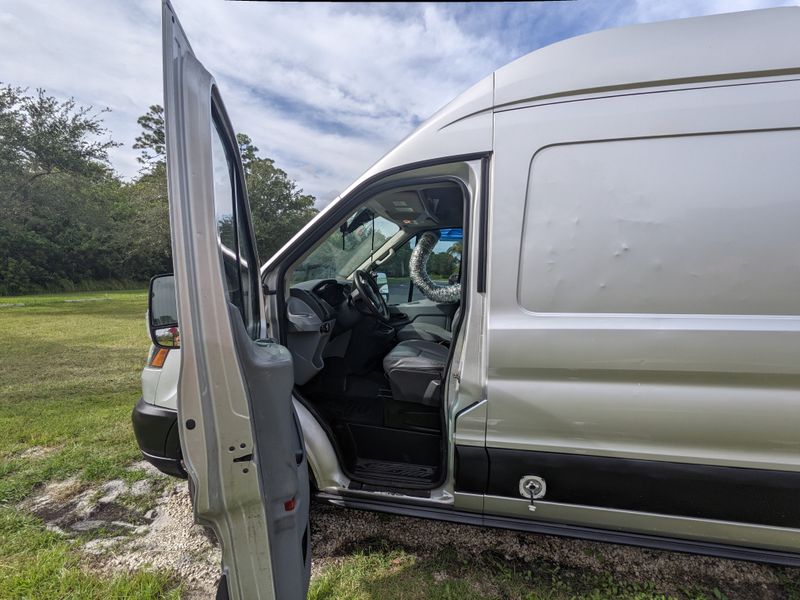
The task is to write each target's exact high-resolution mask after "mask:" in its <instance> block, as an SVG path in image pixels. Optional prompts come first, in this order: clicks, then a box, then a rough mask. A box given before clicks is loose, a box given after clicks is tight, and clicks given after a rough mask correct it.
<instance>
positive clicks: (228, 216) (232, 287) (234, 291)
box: [211, 118, 259, 335]
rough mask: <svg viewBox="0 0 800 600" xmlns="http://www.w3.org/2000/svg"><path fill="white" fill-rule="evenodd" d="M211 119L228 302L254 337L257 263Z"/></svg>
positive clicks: (229, 162)
mask: <svg viewBox="0 0 800 600" xmlns="http://www.w3.org/2000/svg"><path fill="white" fill-rule="evenodd" d="M219 128H220V125H219V124H218V123H217V120H216V118H215V119H214V127H213V128H212V140H211V156H212V165H213V177H214V210H215V214H216V218H217V244H218V247H219V251H220V260H221V261H222V267H223V272H224V274H225V289H226V291H227V294H228V301H229V302H231V303H232V304H234V305H235V306H236V308H238V309H239V313H240V314H241V315H242V320H243V321H244V324H245V327H246V328H247V330H248V331H249V332H250V333H251V335H255V334H256V333H257V328H258V321H259V318H258V314H257V312H258V309H257V306H258V296H257V294H258V264H257V263H258V259H257V258H256V255H255V251H254V249H253V248H252V247H251V244H250V241H249V240H250V237H249V235H248V234H247V229H248V228H249V223H248V221H247V212H246V210H245V206H244V205H243V193H242V192H243V189H242V187H241V184H240V181H239V175H238V173H237V171H236V168H235V164H236V163H235V161H234V157H233V154H232V152H233V150H232V149H231V148H228V147H227V146H226V144H225V143H224V141H223V140H225V136H224V135H222V133H221V132H220V131H219Z"/></svg>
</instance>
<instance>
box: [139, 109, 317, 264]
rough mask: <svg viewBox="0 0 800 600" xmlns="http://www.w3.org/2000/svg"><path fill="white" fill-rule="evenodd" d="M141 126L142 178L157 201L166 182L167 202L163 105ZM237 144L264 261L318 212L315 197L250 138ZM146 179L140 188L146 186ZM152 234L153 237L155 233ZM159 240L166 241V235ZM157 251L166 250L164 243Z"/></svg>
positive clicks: (141, 121)
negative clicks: (159, 185)
mask: <svg viewBox="0 0 800 600" xmlns="http://www.w3.org/2000/svg"><path fill="white" fill-rule="evenodd" d="M138 123H139V125H140V126H141V127H142V133H141V134H140V135H139V136H137V138H136V144H134V148H137V149H140V150H142V155H141V157H140V158H139V162H141V163H142V164H144V165H146V166H148V167H149V169H150V170H149V172H146V174H145V175H143V176H142V179H145V178H147V184H148V185H147V186H146V187H147V189H149V190H150V191H149V192H148V193H147V196H148V197H150V198H151V199H155V198H156V197H157V195H156V194H154V193H153V191H154V189H156V188H157V182H158V181H163V190H164V191H163V194H162V195H161V196H160V197H162V198H163V199H164V200H166V172H165V171H164V170H163V168H161V169H159V168H158V165H162V166H163V164H164V161H165V159H166V155H165V139H166V138H165V134H164V109H163V108H162V107H161V106H159V105H153V106H151V107H150V109H149V110H148V112H147V114H145V115H142V116H141V117H139V119H138ZM236 142H237V144H238V146H239V154H240V155H241V157H242V167H243V168H244V172H245V183H246V185H247V193H248V197H249V199H250V209H251V212H252V215H253V229H254V231H255V235H256V243H257V245H258V250H259V258H260V259H261V260H262V261H263V260H266V259H267V258H269V257H270V256H272V255H273V254H274V253H275V251H277V250H278V248H280V247H281V246H282V245H283V244H284V243H286V242H287V241H288V240H289V238H291V237H292V236H293V235H294V234H295V233H296V232H297V231H298V230H299V229H300V228H301V227H302V226H303V225H305V224H306V223H307V222H308V220H309V219H311V217H313V216H314V215H315V214H316V213H317V210H316V209H315V208H314V197H313V196H309V195H307V194H303V191H302V190H300V189H298V188H297V184H296V183H295V182H294V181H292V180H291V179H289V176H288V175H287V174H286V172H285V171H283V170H281V169H279V168H277V167H276V166H275V163H274V161H272V160H271V159H269V158H263V157H260V156H259V155H258V152H259V150H258V148H257V147H256V146H255V145H254V144H253V141H252V139H251V138H250V136H248V135H246V134H244V133H238V134H236ZM159 178H160V179H159ZM142 179H140V180H139V182H137V184H140V183H142ZM164 211H166V209H164ZM152 227H155V225H154V224H153V225H152ZM148 232H149V233H152V232H153V229H149V230H148ZM157 236H158V239H159V240H162V239H163V238H164V235H163V233H159V234H157ZM155 247H156V248H159V249H160V248H162V246H161V244H160V243H157V244H156V246H155Z"/></svg>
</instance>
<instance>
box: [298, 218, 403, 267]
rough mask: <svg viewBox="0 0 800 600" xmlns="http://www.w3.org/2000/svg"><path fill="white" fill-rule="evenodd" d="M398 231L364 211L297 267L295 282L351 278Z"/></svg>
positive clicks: (326, 240)
mask: <svg viewBox="0 0 800 600" xmlns="http://www.w3.org/2000/svg"><path fill="white" fill-rule="evenodd" d="M398 231H400V227H398V226H397V225H396V224H395V223H394V222H393V221H390V220H389V219H386V218H384V217H381V216H380V215H377V214H375V213H374V212H373V211H371V210H370V209H369V208H360V209H359V210H357V211H356V212H355V213H353V214H352V215H351V216H350V218H348V219H347V221H345V222H344V223H343V224H342V225H341V227H337V228H336V229H334V230H333V232H332V233H331V234H330V235H329V236H328V237H327V238H326V239H325V241H323V242H322V244H320V245H319V246H317V248H316V249H315V250H314V251H313V252H311V254H309V255H308V256H307V257H306V258H305V259H304V260H303V262H301V263H300V264H299V265H298V266H297V267H295V270H294V273H293V274H292V282H293V283H300V282H303V281H309V280H311V279H329V278H336V277H349V276H350V275H351V274H352V273H353V271H355V270H356V269H357V268H358V267H359V265H361V264H362V263H363V262H364V261H365V260H366V259H367V258H369V256H370V254H372V253H373V252H375V251H376V250H377V249H378V248H380V247H381V246H383V244H384V243H386V240H388V239H389V238H391V237H392V236H393V235H395V234H396V233H397V232H398Z"/></svg>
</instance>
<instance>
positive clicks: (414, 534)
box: [311, 504, 800, 600]
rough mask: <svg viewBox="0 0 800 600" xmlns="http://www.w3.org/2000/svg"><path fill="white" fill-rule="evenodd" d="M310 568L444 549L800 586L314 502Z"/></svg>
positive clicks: (467, 557) (773, 575)
mask: <svg viewBox="0 0 800 600" xmlns="http://www.w3.org/2000/svg"><path fill="white" fill-rule="evenodd" d="M311 522H312V535H311V540H312V556H313V557H314V563H315V564H314V566H313V570H314V572H319V570H320V569H321V568H324V566H326V564H327V563H328V562H329V561H333V562H335V561H337V560H339V559H341V557H343V556H346V555H348V554H351V553H352V552H353V551H356V550H362V551H368V550H369V549H370V548H371V547H376V546H377V547H380V548H381V549H386V548H391V549H402V550H406V551H409V552H412V553H414V554H416V555H417V556H418V557H419V558H421V559H422V560H425V559H435V558H436V557H438V556H440V555H441V554H442V553H444V552H447V553H451V554H455V558H456V559H458V561H481V562H482V563H483V564H487V565H492V564H498V563H499V562H502V563H506V566H524V568H525V569H531V570H534V569H547V570H552V569H553V568H557V569H558V570H559V571H560V572H564V571H565V570H567V571H573V572H575V573H576V574H581V573H589V574H597V575H600V574H603V573H610V574H611V575H613V576H614V577H615V578H617V579H619V580H620V581H624V582H636V583H640V584H644V585H647V584H652V585H653V586H655V588H656V589H657V590H658V591H659V592H661V593H664V594H675V595H680V594H681V593H682V592H684V591H687V590H688V591H691V590H694V589H697V588H699V587H702V588H704V589H706V590H713V589H715V588H716V589H718V590H719V591H720V592H722V593H723V594H725V596H727V597H728V598H731V599H733V598H736V599H737V600H738V599H744V600H773V599H774V600H778V599H781V600H782V599H784V598H787V597H788V596H787V591H786V590H787V587H786V586H787V584H789V585H792V584H794V585H799V584H800V569H787V568H780V567H773V566H769V565H761V564H756V563H748V562H743V561H733V560H724V559H717V558H710V557H704V556H695V555H689V554H678V553H674V552H662V551H658V550H646V549H641V548H633V547H629V546H621V545H616V544H601V543H596V542H588V541H583V540H574V539H566V538H557V537H550V536H543V535H536V534H529V533H518V532H513V531H504V530H498V529H488V528H485V527H472V526H468V525H458V524H453V523H443V522H437V521H428V520H423V519H414V518H409V517H396V516H389V515H383V514H378V513H368V512H362V511H355V510H347V509H342V508H338V507H332V506H329V505H322V504H315V505H314V506H313V507H312V511H311Z"/></svg>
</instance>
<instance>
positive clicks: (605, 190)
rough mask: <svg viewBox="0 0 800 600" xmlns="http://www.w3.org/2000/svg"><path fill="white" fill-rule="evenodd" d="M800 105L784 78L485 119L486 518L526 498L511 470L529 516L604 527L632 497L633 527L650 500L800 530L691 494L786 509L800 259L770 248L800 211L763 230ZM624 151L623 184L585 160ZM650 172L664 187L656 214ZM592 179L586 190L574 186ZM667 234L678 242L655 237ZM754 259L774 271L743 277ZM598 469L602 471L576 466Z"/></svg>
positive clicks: (746, 537) (799, 367) (796, 438)
mask: <svg viewBox="0 0 800 600" xmlns="http://www.w3.org/2000/svg"><path fill="white" fill-rule="evenodd" d="M799 101H800V82H798V81H789V82H780V83H768V84H767V83H765V84H761V85H747V86H724V85H721V86H719V87H713V88H705V89H698V90H685V91H670V92H669V93H647V94H635V95H629V96H625V97H612V98H598V99H591V100H585V101H581V102H572V103H564V104H551V105H543V106H537V107H533V108H527V109H522V110H515V111H508V112H501V113H498V114H496V120H495V134H496V136H495V139H496V143H495V160H494V169H495V171H494V175H493V182H494V189H493V193H492V198H493V199H502V210H492V211H491V215H492V217H491V225H490V227H491V245H490V248H491V250H490V269H489V286H488V289H489V299H488V302H489V306H490V308H489V324H488V361H489V377H488V384H487V398H488V418H487V431H486V445H487V447H488V452H489V457H490V472H491V475H490V483H489V486H490V488H491V490H492V491H491V492H490V493H491V494H494V495H493V496H492V497H493V498H494V500H492V503H490V502H489V500H488V496H487V504H486V506H487V511H489V510H490V505H491V506H500V505H502V503H503V502H512V503H514V504H517V503H521V502H523V500H522V499H521V495H520V492H519V489H518V484H519V479H520V478H521V477H522V476H523V475H537V474H539V473H538V472H539V471H541V472H542V473H545V472H547V473H548V477H549V478H550V480H549V481H547V484H548V488H547V492H546V495H545V497H544V498H543V500H542V505H543V507H544V508H543V509H542V510H537V511H527V513H525V511H523V513H522V514H526V515H527V516H528V517H529V518H532V519H545V518H556V519H557V517H552V516H551V517H548V516H547V515H556V514H561V515H565V514H567V513H569V514H570V515H571V516H570V519H572V522H573V523H578V524H585V525H597V526H603V524H604V523H606V521H607V519H606V518H605V516H603V515H606V513H607V511H608V510H630V511H637V512H642V513H652V514H650V515H646V516H643V517H639V518H635V519H629V520H628V521H627V522H629V523H630V529H632V530H639V531H657V530H659V528H660V526H659V525H658V523H659V522H660V521H659V519H663V520H664V522H667V521H666V519H667V517H666V516H665V517H658V516H657V515H687V516H691V517H695V518H704V519H719V520H729V521H730V520H735V519H738V520H741V521H743V522H745V521H749V522H750V523H756V524H758V525H761V526H766V525H780V526H782V527H797V526H798V525H800V523H798V522H797V518H796V515H794V516H793V515H788V514H785V515H783V516H782V517H779V516H777V512H776V513H775V514H770V511H769V510H768V509H766V507H764V510H762V511H761V512H760V513H759V514H754V513H753V510H756V509H753V510H750V509H748V510H745V508H744V507H740V508H741V510H731V511H724V514H723V513H721V512H720V510H721V509H720V508H719V507H716V502H709V503H706V502H705V501H704V500H703V499H701V498H697V496H696V495H697V494H698V493H701V494H706V499H708V498H710V497H711V496H715V495H716V494H718V493H719V492H720V490H721V489H722V488H725V487H726V486H729V487H730V489H736V490H739V493H741V494H742V495H743V497H744V498H750V499H751V500H752V501H753V502H754V503H758V502H761V500H764V499H767V498H769V499H771V500H770V501H771V502H773V506H783V507H784V508H785V507H786V506H788V505H787V504H786V502H789V501H790V499H791V497H792V494H791V492H790V490H791V488H792V487H794V486H795V485H796V482H794V478H795V477H796V476H797V474H798V472H800V430H798V428H797V426H796V425H797V422H798V418H800V402H798V401H797V398H798V397H800V343H799V342H800V318H798V316H796V315H797V314H798V311H797V310H794V311H792V310H791V305H792V303H794V305H795V306H796V307H798V308H800V305H798V304H796V300H792V298H795V297H796V296H792V295H789V296H787V294H786V293H785V290H788V289H789V288H790V286H792V285H794V283H795V281H796V275H795V273H796V272H797V269H796V261H795V262H792V261H791V260H789V259H787V258H785V257H787V256H793V255H794V253H793V251H792V250H791V249H790V247H789V246H784V250H786V252H785V253H783V252H782V251H781V247H780V244H779V243H776V242H775V240H776V239H784V236H785V235H786V231H787V230H786V227H787V226H788V227H791V223H794V222H795V219H793V217H791V216H790V217H789V218H788V219H787V220H788V221H789V222H790V223H788V224H781V223H780V218H778V220H775V221H774V222H771V223H769V225H768V226H767V225H765V223H766V220H767V219H771V218H772V217H771V215H775V214H782V215H786V216H788V215H794V212H793V211H794V208H791V207H793V206H795V205H796V202H794V200H796V186H795V185H794V184H793V183H792V184H791V185H790V183H789V182H793V181H794V180H795V179H796V165H795V164H794V161H793V157H794V156H796V154H797V151H800V130H798V128H799V127H800V120H798V112H797V109H796V107H797V103H798V102H799ZM767 134H768V135H767ZM742 135H747V136H753V137H752V138H751V139H748V140H746V141H744V142H742V140H741V138H739V137H737V138H735V139H734V137H733V136H742ZM722 136H730V137H722ZM684 140H690V142H684ZM643 141H645V142H646V143H642V142H643ZM651 141H652V143H651ZM758 148H761V149H762V151H761V152H760V153H759V151H758ZM773 148H781V149H782V150H781V151H777V150H776V151H773ZM581 149H586V150H587V151H586V152H585V153H583V152H582V151H578V150H581ZM594 149H603V151H602V152H595V151H594ZM643 149H644V151H642V150H643ZM605 150H608V151H607V152H606V151H605ZM629 150H630V152H629ZM562 151H563V152H564V154H563V155H561V158H563V157H568V158H567V160H561V158H559V161H553V158H554V157H558V156H559V153H560V152H562ZM615 153H617V155H618V156H620V157H622V156H628V157H629V159H628V162H627V163H626V161H625V160H621V161H620V162H621V163H626V164H632V163H634V162H637V164H638V166H637V167H636V169H632V170H634V171H635V173H634V174H633V175H631V177H630V179H626V178H623V177H621V176H620V173H623V174H624V168H623V167H624V166H625V165H621V166H620V165H619V164H612V165H610V166H609V167H608V168H605V167H603V169H604V170H601V167H600V166H598V165H600V164H602V161H603V160H606V159H607V158H608V156H611V155H612V154H615ZM759 154H761V156H769V157H770V159H769V161H764V160H759ZM588 156H591V157H592V158H591V159H586V157H588ZM669 156H673V157H675V158H674V160H671V159H669ZM637 157H638V158H637ZM665 157H666V158H665ZM748 157H749V158H748ZM710 158H713V159H714V160H713V161H711V162H709V159H710ZM755 162H759V163H765V164H763V166H753V163H755ZM720 164H722V165H725V169H726V171H725V172H724V173H718V172H717V171H718V170H719V169H717V166H718V165H720ZM715 165H716V166H715ZM544 166H549V167H552V168H548V170H547V173H545V172H544V171H543V170H542V167H544ZM537 169H538V170H539V171H538V173H539V174H538V175H537ZM715 169H717V170H715ZM750 174H752V177H750V176H749V175H750ZM539 175H542V176H539ZM723 175H724V176H723ZM652 177H662V178H663V180H664V181H667V182H668V184H669V186H671V188H670V189H675V190H677V191H676V193H675V195H674V199H673V201H672V202H671V203H669V204H667V205H653V206H655V208H656V209H659V207H661V208H663V209H664V210H661V211H660V212H659V210H660V209H659V210H656V209H653V208H651V205H650V204H648V203H649V202H650V201H651V198H652V197H654V195H657V194H658V193H661V192H663V189H661V190H659V188H648V187H647V185H648V183H647V181H648V180H652ZM589 180H592V181H595V182H598V183H596V184H594V185H595V188H594V189H593V190H591V189H588V188H587V189H586V190H585V191H584V190H581V191H580V193H578V192H576V191H575V190H579V189H580V186H581V185H583V184H585V183H586V182H587V181H589ZM753 182H755V183H753ZM586 185H587V186H588V184H586ZM720 186H722V187H724V188H725V192H724V193H720V192H719V190H720V189H721V188H720ZM678 192H679V193H678ZM713 194H716V195H713ZM614 195H616V197H617V198H619V199H621V200H620V203H619V204H614V203H613V202H610V201H609V200H608V199H607V197H611V196H614ZM573 197H578V198H579V199H580V202H573V201H572V198H573ZM715 202H716V204H715ZM620 206H622V207H623V208H624V210H616V209H618V208H620ZM700 209H702V210H703V211H706V212H704V213H700V212H698V211H699V210H700ZM615 211H616V212H615ZM710 215H716V216H717V217H718V218H717V220H716V224H715V225H714V226H713V227H710V226H709V225H707V224H704V223H707V222H708V221H710V220H712V219H713V217H711V216H710ZM595 216H596V217H597V218H594V217H595ZM681 219H684V221H681ZM702 227H707V228H708V229H706V230H705V231H707V232H708V235H707V236H706V238H707V240H706V241H705V242H703V241H699V242H698V240H702V233H703V230H702ZM668 228H669V229H668ZM664 231H671V232H674V236H675V237H674V239H673V240H672V241H671V242H669V243H664V244H663V245H662V246H661V247H660V248H655V249H654V248H653V247H652V245H651V244H652V241H653V240H656V239H662V238H663V237H664V234H663V233H662V232H664ZM725 235H729V236H730V241H728V240H726V239H725V237H724V236H725ZM786 239H790V238H788V237H787V238H786ZM781 243H782V242H781ZM792 243H793V242H792ZM715 244H719V245H715ZM726 244H728V245H727V246H726ZM590 245H591V248H592V249H593V251H586V252H584V254H580V253H581V252H582V251H583V250H585V249H586V248H589V246H590ZM582 249H583V250H582ZM740 251H741V252H740ZM740 254H741V256H740ZM511 257H516V258H518V260H514V261H513V262H514V263H515V264H513V265H510V264H509V262H510V259H511ZM676 257H679V258H677V259H676ZM748 257H750V259H751V262H749V263H748V260H747V259H748ZM715 261H716V262H715ZM753 265H755V267H754V266H753ZM754 269H755V271H756V272H757V273H758V274H759V276H764V277H767V276H769V277H771V279H772V280H773V281H774V282H775V283H776V285H775V286H771V287H769V288H767V287H764V286H758V287H756V288H749V287H748V284H750V283H752V281H751V278H750V276H748V275H747V273H750V272H753V271H754ZM770 273H773V275H770ZM776 273H780V275H774V274H776ZM692 277H695V281H696V285H691V283H688V284H687V283H686V282H687V281H689V282H691V278H692ZM675 282H683V283H675ZM659 286H667V287H666V289H664V290H663V291H662V290H660V289H659ZM777 287H780V289H777ZM653 294H657V295H655V296H653ZM709 307H710V308H709ZM648 309H649V310H651V311H652V312H651V313H648V312H647V310H648ZM715 309H716V313H717V314H714V313H715ZM695 312H696V313H701V314H693V313H695ZM742 312H745V313H747V312H750V313H752V314H741V313H742ZM606 459H607V460H606ZM587 461H588V462H591V463H592V465H591V467H587V464H588V463H587ZM556 463H557V464H556ZM554 465H556V466H554ZM598 465H599V466H598ZM587 469H588V470H587ZM596 469H600V470H601V471H602V472H605V473H607V475H608V476H607V477H600V478H597V477H593V478H589V479H585V476H586V475H587V473H589V472H595V471H596ZM493 476H494V477H495V479H494V481H491V479H492V477H493ZM545 479H547V477H545ZM512 482H516V484H517V487H516V488H515V487H514V486H512V485H511V484H512ZM715 482H716V483H718V484H719V486H720V487H718V486H717V485H715ZM726 482H727V483H726ZM787 482H788V483H787ZM551 484H552V485H551ZM620 487H623V488H624V487H628V488H630V490H629V492H630V491H631V490H634V489H640V490H641V491H642V494H641V495H639V496H638V498H631V497H627V498H626V497H623V496H625V493H626V492H624V491H623V490H620V489H619V488H620ZM654 489H655V491H654ZM658 490H663V494H659V493H657V491H658ZM498 498H499V499H498ZM502 498H506V500H502ZM551 499H552V501H551ZM720 502H722V503H724V502H725V500H724V499H722V500H720ZM498 503H499V504H498ZM577 504H581V505H582V506H581V510H577V509H576V510H572V509H569V510H568V508H567V507H568V506H572V507H573V508H575V506H573V505H577ZM762 504H763V503H762ZM520 506H522V504H520ZM553 506H561V507H562V508H560V509H558V510H555V509H554V508H552V507H553ZM547 507H550V508H547ZM592 507H595V508H596V509H597V510H592ZM781 510H783V509H781ZM603 511H605V512H603ZM778 512H780V511H778ZM784 512H785V511H784ZM595 519H597V520H596V521H595ZM775 519H779V522H778V521H776V520H775ZM625 522H626V521H624V520H622V521H617V522H615V525H614V526H615V527H625ZM645 523H647V524H646V525H645ZM758 525H753V526H747V527H742V528H738V529H737V528H732V527H731V528H730V529H729V531H730V534H731V535H730V539H729V541H731V542H732V543H738V544H753V545H759V544H762V545H768V544H769V541H768V540H769V539H771V538H770V536H769V535H766V534H765V533H764V532H763V531H762V532H761V533H754V532H755V531H757V530H758V529H759V526H758ZM685 530H686V528H680V529H676V535H684V533H682V532H683V531H685ZM720 531H725V526H722V525H720V526H719V527H717V529H716V530H715V534H714V538H715V539H717V540H719V539H720V537H722V538H723V539H724V536H720V534H719V532H720ZM748 532H749V533H748ZM782 535H783V534H782ZM786 535H789V536H790V537H791V536H792V535H795V536H796V534H790V533H786ZM782 539H786V538H785V536H784V537H783V538H782ZM795 539H797V538H796V537H795Z"/></svg>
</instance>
